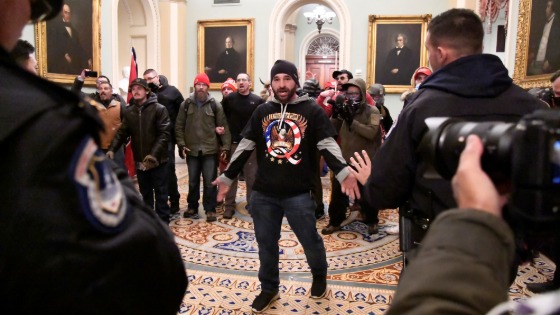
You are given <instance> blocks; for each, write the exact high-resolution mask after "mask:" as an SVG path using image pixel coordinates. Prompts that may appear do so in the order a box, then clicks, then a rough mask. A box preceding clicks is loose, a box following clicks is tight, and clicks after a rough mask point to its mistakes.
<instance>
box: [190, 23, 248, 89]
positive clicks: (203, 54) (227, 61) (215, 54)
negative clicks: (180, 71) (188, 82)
mask: <svg viewBox="0 0 560 315" xmlns="http://www.w3.org/2000/svg"><path fill="white" fill-rule="evenodd" d="M254 25H255V20H254V19H231V20H204V21H198V56H197V60H198V73H202V72H205V73H206V74H208V77H209V78H210V89H211V90H220V88H221V86H222V83H223V82H224V81H225V80H226V79H227V78H232V79H234V80H236V79H237V74H239V73H242V72H245V73H247V74H249V76H250V77H251V78H252V79H253V81H254V60H255V57H254V40H255V39H254ZM228 38H229V39H230V40H233V47H230V48H228V47H226V45H227V43H226V41H227V40H228Z"/></svg>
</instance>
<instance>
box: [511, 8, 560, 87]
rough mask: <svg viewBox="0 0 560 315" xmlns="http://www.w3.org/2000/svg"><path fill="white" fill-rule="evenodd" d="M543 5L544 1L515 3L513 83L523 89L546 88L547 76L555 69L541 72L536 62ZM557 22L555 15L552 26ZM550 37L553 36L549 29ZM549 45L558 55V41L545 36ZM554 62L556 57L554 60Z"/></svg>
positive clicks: (548, 79)
mask: <svg viewBox="0 0 560 315" xmlns="http://www.w3.org/2000/svg"><path fill="white" fill-rule="evenodd" d="M546 4H547V0H539V1H536V0H520V1H519V17H518V19H517V21H518V25H517V39H516V49H515V65H514V68H513V81H514V83H515V84H517V85H519V86H521V87H522V88H525V89H530V88H535V87H545V86H549V85H550V77H551V76H552V74H553V73H554V71H555V70H558V67H556V68H555V69H553V70H549V71H545V70H543V67H542V66H540V65H539V64H538V63H537V62H536V59H537V58H536V55H537V54H538V45H539V43H540V39H541V35H542V31H543V28H544V23H545V22H546V20H547V19H546V15H545V14H546V13H545V10H546ZM557 19H558V16H557V17H556V18H555V19H554V22H553V24H554V23H560V21H556V20H557ZM554 28H555V27H553V29H554ZM556 29H557V28H556ZM550 34H553V31H552V29H551V32H550ZM551 43H555V45H556V46H555V48H556V49H555V51H557V53H560V45H558V44H559V42H558V38H551V37H550V35H549V41H548V44H549V45H550V44H551ZM547 54H548V52H547ZM546 58H547V57H546ZM556 60H557V62H558V58H556ZM537 69H540V71H542V73H539V72H540V71H538V70H537Z"/></svg>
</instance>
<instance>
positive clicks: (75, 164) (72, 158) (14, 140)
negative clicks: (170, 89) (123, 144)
mask: <svg viewBox="0 0 560 315" xmlns="http://www.w3.org/2000/svg"><path fill="white" fill-rule="evenodd" d="M61 7H62V1H61V0H42V1H30V0H0V8H2V9H1V10H0V25H2V27H1V30H2V31H1V32H0V95H2V101H1V102H2V106H0V117H1V121H2V123H0V125H1V126H2V128H0V150H1V151H2V154H1V155H0V173H1V174H2V180H1V181H0V191H2V194H0V204H1V205H2V211H0V244H1V245H0V246H1V254H0V266H1V267H0V279H1V280H0V314H33V313H36V312H37V310H40V312H41V313H44V314H84V313H88V314H126V313H130V314H162V315H171V314H177V312H178V310H179V306H180V305H181V300H182V299H183V296H184V294H185V288H186V285H187V277H186V274H185V266H184V264H183V261H182V260H181V256H180V254H179V250H178V249H177V246H176V244H175V242H174V240H173V235H172V234H171V232H170V231H169V228H168V227H166V226H165V225H164V224H163V223H162V222H160V221H159V220H158V219H157V217H156V214H155V213H154V211H152V210H151V209H149V208H148V207H146V206H145V205H144V204H143V203H142V200H141V199H140V198H139V196H138V192H137V190H136V189H135V187H134V185H133V183H132V181H131V180H130V178H129V177H128V176H127V175H126V172H124V171H122V170H120V169H119V168H117V167H115V166H114V163H112V162H111V161H109V160H107V159H106V157H105V154H104V153H103V152H102V151H101V150H99V146H98V145H99V132H100V131H101V130H102V128H103V125H102V122H101V120H100V119H99V117H98V115H97V113H96V112H95V110H94V109H93V107H91V106H88V104H87V103H86V102H84V101H83V100H82V99H80V97H79V96H78V95H77V94H76V93H72V92H71V91H69V90H68V89H65V88H63V87H61V86H59V85H57V84H54V83H52V82H49V81H47V80H44V79H42V78H40V77H38V76H36V75H35V74H32V73H30V72H29V71H26V70H24V69H22V68H21V67H20V66H19V65H18V64H17V63H16V62H15V61H14V60H13V59H12V58H11V57H10V56H9V54H8V52H9V51H11V50H12V49H13V48H14V46H15V44H16V41H17V40H18V38H19V37H20V36H21V32H22V30H23V28H24V27H25V25H26V24H29V25H28V27H29V26H31V24H33V23H38V22H40V21H44V20H45V19H50V18H54V17H55V16H57V14H58V12H59V11H60V8H61ZM123 292H129V293H130V294H122V293H123Z"/></svg>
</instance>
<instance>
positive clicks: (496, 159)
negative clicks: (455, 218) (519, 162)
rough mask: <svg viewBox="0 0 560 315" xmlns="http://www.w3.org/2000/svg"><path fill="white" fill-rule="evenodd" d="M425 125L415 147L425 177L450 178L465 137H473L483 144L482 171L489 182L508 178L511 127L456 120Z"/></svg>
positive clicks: (511, 143) (432, 121)
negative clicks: (472, 135)
mask: <svg viewBox="0 0 560 315" xmlns="http://www.w3.org/2000/svg"><path fill="white" fill-rule="evenodd" d="M426 124H427V126H428V132H426V134H425V135H424V137H423V138H422V141H421V143H420V146H419V148H418V150H419V153H420V154H421V155H422V156H423V157H424V159H425V161H426V164H427V168H428V169H427V170H426V172H425V177H428V178H438V177H439V176H441V177H443V178H445V179H451V177H453V175H454V174H455V171H456V170H457V165H458V163H459V156H460V155H461V152H462V151H463V149H464V148H465V143H466V140H467V137H468V136H469V135H471V134H474V135H477V136H479V137H480V138H481V139H482V143H483V145H484V154H483V156H482V162H481V163H482V168H483V169H484V170H485V171H487V172H488V175H490V177H491V178H493V179H501V178H509V175H510V167H511V148H512V145H513V131H514V128H515V124H512V123H503V122H464V121H460V120H458V119H456V118H428V119H426ZM438 174H439V175H438Z"/></svg>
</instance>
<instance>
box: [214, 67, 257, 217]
mask: <svg viewBox="0 0 560 315" xmlns="http://www.w3.org/2000/svg"><path fill="white" fill-rule="evenodd" d="M261 103H262V98H261V97H260V96H258V95H256V94H253V93H251V77H249V75H248V74H247V73H240V74H239V75H238V76H237V92H234V93H231V94H229V95H228V96H227V97H224V100H223V101H222V105H223V106H224V113H225V114H226V119H227V122H228V126H229V129H230V131H231V152H233V151H235V149H237V146H238V145H239V142H240V141H241V139H243V136H242V135H241V132H242V131H243V128H244V127H245V125H247V122H248V121H249V119H250V118H251V115H252V114H253V112H254V111H255V109H256V108H257V106H259V105H260V104H261ZM256 174H257V156H256V154H255V152H253V154H251V156H250V157H249V160H248V161H247V163H245V166H244V167H243V175H244V176H245V184H246V185H247V194H246V197H247V205H246V206H245V207H246V208H247V209H248V210H249V212H250V209H251V208H250V207H249V200H250V199H251V191H252V190H253V183H254V182H255V175H256ZM235 196H237V178H235V179H234V180H233V183H232V184H231V189H230V190H229V192H228V194H227V196H226V200H225V203H224V205H225V211H224V219H231V218H232V217H233V214H234V213H235Z"/></svg>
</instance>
